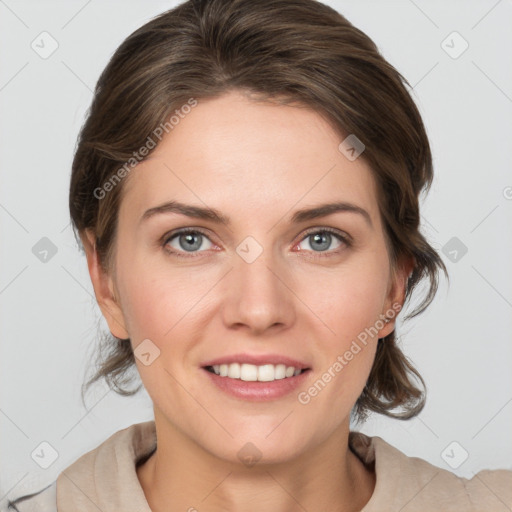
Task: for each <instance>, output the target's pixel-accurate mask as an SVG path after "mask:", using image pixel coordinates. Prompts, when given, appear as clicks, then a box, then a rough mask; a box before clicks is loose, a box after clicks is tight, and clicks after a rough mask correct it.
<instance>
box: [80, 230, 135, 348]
mask: <svg viewBox="0 0 512 512" xmlns="http://www.w3.org/2000/svg"><path fill="white" fill-rule="evenodd" d="M80 238H81V240H82V243H83V246H84V249H85V254H86V257H87V267H88V268H89V275H90V276H91V281H92V285H93V288H94V295H96V301H97V302H98V305H99V307H100V309H101V312H102V314H103V316H104V317H105V320H106V321H107V324H108V327H109V329H110V332H111V333H112V334H113V335H114V336H116V337H117V338H120V339H127V338H129V337H130V336H129V334H128V331H127V330H126V326H125V320H124V315H123V311H122V309H121V307H120V304H119V303H118V299H117V300H116V298H115V293H114V281H113V279H112V277H111V276H110V275H109V274H107V273H106V272H105V270H104V269H103V268H102V266H101V265H100V262H99V259H98V253H97V251H96V240H95V236H94V233H93V232H92V231H91V230H89V229H87V230H86V231H85V236H80Z"/></svg>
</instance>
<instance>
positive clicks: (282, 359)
mask: <svg viewBox="0 0 512 512" xmlns="http://www.w3.org/2000/svg"><path fill="white" fill-rule="evenodd" d="M232 363H240V364H254V365H256V366H262V365H264V364H273V365H276V364H284V365H286V366H294V367H295V368H296V369H297V368H299V369H300V370H306V369H310V368H311V366H310V365H308V364H307V363H304V362H301V361H298V360H297V359H293V358H291V357H288V356H284V355H279V354H231V355H228V356H223V357H218V358H216V359H212V360H210V361H205V362H204V363H201V365H200V366H201V367H203V368H204V367H206V366H213V365H216V364H232ZM222 378H224V377H222ZM289 378H290V379H291V378H292V377H289Z"/></svg>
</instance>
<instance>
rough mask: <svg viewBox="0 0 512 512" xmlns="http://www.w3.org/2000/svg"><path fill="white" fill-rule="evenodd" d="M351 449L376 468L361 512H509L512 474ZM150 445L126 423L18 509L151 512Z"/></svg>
mask: <svg viewBox="0 0 512 512" xmlns="http://www.w3.org/2000/svg"><path fill="white" fill-rule="evenodd" d="M349 446H350V447H351V449H352V451H354V453H355V454H356V455H357V456H358V457H359V458H360V459H361V460H362V461H363V462H364V463H365V464H369V465H371V466H373V464H374V468H375V472H376V477H377V479H376V486H375V490H374V493H373V495H372V497H371V498H370V501H369V502H368V503H367V504H366V506H365V507H364V508H363V510H362V511H361V512H388V511H397V512H398V511H400V512H429V511H432V512H434V511H435V512H452V511H458V512H459V511H464V512H511V511H512V470H501V469H500V470H482V471H480V472H479V473H478V474H476V475H475V476H474V477H473V478H471V479H466V478H462V477H458V476H456V475H455V474H453V473H451V472H450V471H447V470H445V469H441V468H438V467H437V466H434V465H432V464H430V463H428V462H426V461H425V460H423V459H420V458H417V457H408V456H407V455H405V454H404V453H402V452H401V451H399V450H397V449H396V448H394V447H393V446H391V445H390V444H388V443H387V442H386V441H384V440H383V439H381V438H380V437H369V436H367V435H365V434H362V433H360V432H350V435H349ZM155 448H156V430H155V422H154V421H147V422H144V423H137V424H135V425H131V426H130V427H128V428H125V429H123V430H120V431H118V432H116V433H115V434H113V435H112V436H110V437H109V438H108V439H107V440H105V441H104V442H103V443H102V444H100V445H99V446H98V447H97V448H95V449H93V450H91V451H90V452H88V453H86V454H84V455H82V456H81V457H80V458H79V459H78V460H77V461H75V462H74V463H73V464H71V465H70V466H69V467H68V468H66V469H65V470H64V471H62V473H60V475H59V477H58V478H57V481H56V482H54V484H52V485H51V486H50V487H48V488H46V489H45V490H44V491H43V492H42V493H40V494H37V495H36V496H34V497H32V498H30V499H28V500H26V501H24V502H22V503H20V504H19V505H17V510H19V511H20V512H31V511H32V510H37V511H38V512H55V510H56V509H55V500H56V502H57V507H58V511H59V512H76V511H80V512H98V510H101V511H102V512H151V509H150V508H149V505H148V503H147V501H146V497H145V495H144V491H143V489H142V487H141V485H140V482H139V480H138V478H137V473H136V463H137V461H139V460H140V459H143V460H146V458H147V457H148V456H149V455H150V454H151V453H153V451H154V450H155ZM10 510H16V509H10Z"/></svg>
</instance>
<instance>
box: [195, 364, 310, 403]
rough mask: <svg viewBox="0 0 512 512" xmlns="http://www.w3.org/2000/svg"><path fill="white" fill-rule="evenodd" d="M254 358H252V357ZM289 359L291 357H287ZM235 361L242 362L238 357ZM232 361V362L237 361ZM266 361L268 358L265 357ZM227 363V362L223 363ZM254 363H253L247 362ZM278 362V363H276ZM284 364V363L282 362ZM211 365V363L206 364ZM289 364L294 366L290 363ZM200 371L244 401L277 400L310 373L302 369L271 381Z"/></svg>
mask: <svg viewBox="0 0 512 512" xmlns="http://www.w3.org/2000/svg"><path fill="white" fill-rule="evenodd" d="M252 360H254V359H252ZM287 360H288V361H291V359H287ZM218 361H227V359H222V360H221V359H218ZM237 361H240V362H243V361H241V360H240V359H237ZM237 361H233V362H237ZM266 361H267V362H268V359H266ZM215 364H222V363H215ZM224 364H227V363H224ZM249 364H255V363H249ZM276 364H280V363H276ZM283 364H285V363H283ZM206 366H213V365H206ZM289 366H294V365H293V364H290V365H289ZM201 371H202V372H203V373H204V374H205V375H206V377H207V378H209V379H210V382H211V383H212V384H213V385H214V386H216V387H217V388H218V389H220V390H221V391H223V392H224V393H226V394H227V395H229V396H231V397H234V398H238V399H241V400H244V401H247V400H248V401H252V402H266V401H270V400H277V399H279V398H282V397H285V396H286V395H289V394H290V393H292V391H295V390H296V389H297V388H298V387H299V386H301V385H303V383H304V381H305V379H307V378H308V377H309V374H310V373H311V370H310V369H307V370H305V371H303V372H302V373H301V374H300V375H296V376H293V377H287V378H285V379H279V380H274V381H271V382H259V381H244V380H241V379H231V378H229V377H221V376H220V375H217V374H215V373H212V372H210V371H208V370H207V369H205V368H201Z"/></svg>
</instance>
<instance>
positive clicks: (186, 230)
mask: <svg viewBox="0 0 512 512" xmlns="http://www.w3.org/2000/svg"><path fill="white" fill-rule="evenodd" d="M196 233H199V234H201V235H203V236H205V237H206V238H208V239H209V237H208V235H207V233H205V232H204V231H202V230H201V229H196V228H184V229H181V230H178V231H171V232H170V233H166V234H165V235H164V236H163V237H162V239H163V243H162V246H163V247H164V250H165V251H166V252H167V253H168V254H172V255H173V256H177V257H178V258H195V257H196V256H194V254H197V253H201V252H203V251H198V252H196V253H193V252H192V253H189V255H186V253H184V252H178V251H174V250H170V249H168V248H167V244H168V243H169V242H170V241H171V240H173V239H174V238H176V237H177V236H180V235H188V234H196ZM317 233H330V234H332V235H334V236H335V237H336V238H337V239H338V240H339V241H340V242H342V243H343V244H345V246H346V247H351V246H352V241H351V239H350V237H348V236H347V235H343V234H341V232H339V231H338V230H336V229H333V228H327V227H325V228H313V229H311V230H309V231H306V233H305V234H304V236H303V237H302V239H301V240H300V242H302V241H304V240H305V239H306V238H308V237H309V236H311V235H315V234H317ZM300 242H299V243H300ZM342 249H343V248H338V249H336V250H332V251H307V252H313V253H314V256H311V257H312V258H328V257H331V256H336V255H338V254H339V253H340V251H341V250H342Z"/></svg>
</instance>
